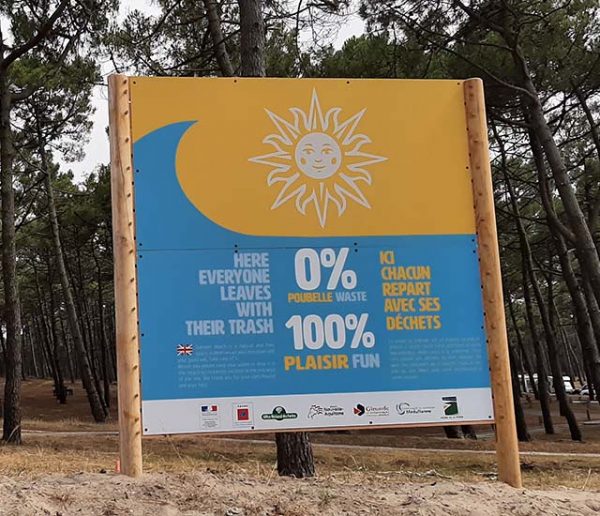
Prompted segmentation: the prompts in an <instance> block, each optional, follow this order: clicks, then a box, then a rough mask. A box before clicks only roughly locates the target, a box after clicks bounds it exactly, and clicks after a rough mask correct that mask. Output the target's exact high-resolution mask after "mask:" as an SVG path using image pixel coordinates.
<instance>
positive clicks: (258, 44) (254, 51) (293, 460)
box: [238, 0, 315, 478]
mask: <svg viewBox="0 0 600 516" xmlns="http://www.w3.org/2000/svg"><path fill="white" fill-rule="evenodd" d="M238 4H239V7H240V30H241V36H240V37H241V56H242V75H243V76H244V77H264V76H265V73H266V72H265V27H264V20H263V15H262V0H238ZM275 442H276V443H277V471H278V472H279V474H280V475H291V476H295V477H298V478H302V477H312V476H313V475H314V474H315V465H314V459H313V452H312V446H311V444H310V439H309V438H308V434H307V433H306V432H298V433H291V432H283V433H278V434H276V437H275Z"/></svg>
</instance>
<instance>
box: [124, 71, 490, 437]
mask: <svg viewBox="0 0 600 516" xmlns="http://www.w3.org/2000/svg"><path fill="white" fill-rule="evenodd" d="M129 87H130V93H129V94H130V102H131V104H130V105H131V134H132V139H133V168H134V170H135V173H134V174H133V175H134V197H135V228H136V251H137V252H136V254H137V266H138V268H137V281H138V300H139V314H138V316H139V331H140V339H141V344H140V347H141V372H142V413H143V418H142V421H143V430H144V433H146V434H168V433H178V432H245V431H278V430H286V429H307V430H309V429H321V428H342V427H343V428H348V427H381V426H402V425H416V424H419V425H420V424H456V423H466V422H493V409H492V398H491V389H490V377H489V365H488V358H487V350H486V332H485V329H484V315H483V307H482V287H481V279H480V270H479V262H478V246H477V238H476V229H475V213H474V210H473V204H474V199H473V189H472V184H471V171H470V159H469V142H468V135H467V129H466V126H467V120H466V116H465V105H464V102H465V98H464V88H463V82H462V81H393V80H350V81H347V80H306V79H305V80H294V79H289V80H288V79H270V80H269V79H184V78H182V79H173V78H165V79H163V78H130V79H129Z"/></svg>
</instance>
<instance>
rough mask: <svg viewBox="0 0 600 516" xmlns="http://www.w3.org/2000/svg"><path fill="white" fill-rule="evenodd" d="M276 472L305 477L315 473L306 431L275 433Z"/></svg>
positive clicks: (287, 475)
mask: <svg viewBox="0 0 600 516" xmlns="http://www.w3.org/2000/svg"><path fill="white" fill-rule="evenodd" d="M275 440H276V442H277V473H279V474H280V475H281V476H286V477H289V476H291V477H296V478H306V477H313V476H314V475H315V461H314V457H313V452H312V446H311V444H310V439H309V437H308V433H306V432H295V433H292V432H286V433H279V434H276V435H275Z"/></svg>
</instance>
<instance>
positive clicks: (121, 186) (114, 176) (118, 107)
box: [108, 75, 142, 477]
mask: <svg viewBox="0 0 600 516" xmlns="http://www.w3.org/2000/svg"><path fill="white" fill-rule="evenodd" d="M129 87H130V81H129V78H128V77H126V76H124V75H111V76H110V77H109V78H108V92H109V120H110V162H111V192H112V223H113V248H114V249H113V252H114V259H115V275H114V278H115V281H114V282H115V325H116V346H117V379H118V391H119V409H118V410H119V443H120V467H121V471H122V472H123V473H124V474H125V475H129V476H132V477H137V476H140V475H141V474H142V422H141V399H140V367H139V337H138V315H137V281H136V249H135V223H134V211H133V159H132V141H131V122H130V121H131V117H130V90H129Z"/></svg>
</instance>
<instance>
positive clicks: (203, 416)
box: [200, 405, 220, 430]
mask: <svg viewBox="0 0 600 516" xmlns="http://www.w3.org/2000/svg"><path fill="white" fill-rule="evenodd" d="M219 425H220V419H219V406H218V405H202V406H201V407H200V426H201V427H202V428H203V429H205V430H210V429H212V428H218V427H219Z"/></svg>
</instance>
